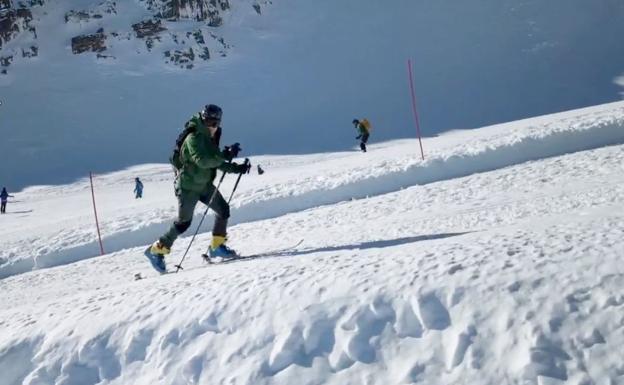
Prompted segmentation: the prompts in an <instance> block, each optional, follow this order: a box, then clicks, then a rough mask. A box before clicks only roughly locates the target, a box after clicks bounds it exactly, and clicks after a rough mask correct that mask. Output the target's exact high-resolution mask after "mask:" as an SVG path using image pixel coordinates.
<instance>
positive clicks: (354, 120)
mask: <svg viewBox="0 0 624 385" xmlns="http://www.w3.org/2000/svg"><path fill="white" fill-rule="evenodd" d="M351 123H353V124H359V123H360V121H359V120H357V119H353V121H352V122H351Z"/></svg>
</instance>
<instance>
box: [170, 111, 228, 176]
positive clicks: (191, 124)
mask: <svg viewBox="0 0 624 385" xmlns="http://www.w3.org/2000/svg"><path fill="white" fill-rule="evenodd" d="M198 119H199V118H197V117H196V116H194V117H193V118H191V120H189V121H188V122H186V124H185V125H184V130H182V132H181V133H180V135H178V138H177V139H176V142H175V146H174V147H173V154H171V156H170V157H169V163H171V165H172V166H173V169H174V170H175V171H176V173H177V171H178V170H180V169H181V168H182V166H183V163H182V159H180V153H181V151H182V145H183V144H184V141H185V140H186V137H187V136H189V135H190V134H192V133H193V132H195V131H197V125H198V124H202V123H201V121H198ZM220 139H221V127H219V129H218V130H217V133H216V134H215V137H214V140H215V142H216V144H217V146H219V142H220Z"/></svg>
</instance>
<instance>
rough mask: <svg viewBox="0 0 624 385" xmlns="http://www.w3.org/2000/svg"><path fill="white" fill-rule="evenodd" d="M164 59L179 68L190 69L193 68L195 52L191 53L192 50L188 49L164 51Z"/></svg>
mask: <svg viewBox="0 0 624 385" xmlns="http://www.w3.org/2000/svg"><path fill="white" fill-rule="evenodd" d="M165 57H166V58H167V61H168V62H169V63H171V64H174V65H177V66H178V67H181V68H187V69H191V68H193V61H194V60H195V52H193V48H189V49H188V51H180V50H175V51H173V52H171V51H165Z"/></svg>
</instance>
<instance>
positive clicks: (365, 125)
mask: <svg viewBox="0 0 624 385" xmlns="http://www.w3.org/2000/svg"><path fill="white" fill-rule="evenodd" d="M360 124H361V125H362V126H364V128H365V129H366V131H368V132H370V130H371V124H370V122H369V121H368V119H366V118H364V119H362V120H360Z"/></svg>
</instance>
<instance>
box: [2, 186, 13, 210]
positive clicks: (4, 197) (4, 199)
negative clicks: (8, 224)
mask: <svg viewBox="0 0 624 385" xmlns="http://www.w3.org/2000/svg"><path fill="white" fill-rule="evenodd" d="M9 197H11V198H13V195H9V193H8V192H7V190H6V187H3V188H2V192H1V193H0V214H6V205H7V200H8V199H9Z"/></svg>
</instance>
